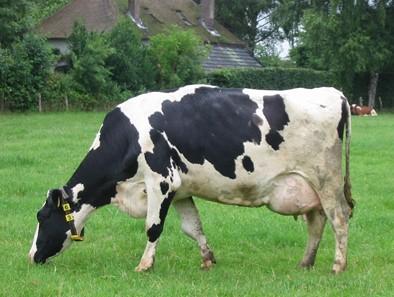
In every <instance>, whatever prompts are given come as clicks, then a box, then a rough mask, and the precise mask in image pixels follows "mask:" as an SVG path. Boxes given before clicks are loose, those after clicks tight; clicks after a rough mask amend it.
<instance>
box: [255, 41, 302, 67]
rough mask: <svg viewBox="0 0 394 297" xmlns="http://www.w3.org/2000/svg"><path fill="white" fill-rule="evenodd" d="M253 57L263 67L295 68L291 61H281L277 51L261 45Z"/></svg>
mask: <svg viewBox="0 0 394 297" xmlns="http://www.w3.org/2000/svg"><path fill="white" fill-rule="evenodd" d="M255 57H256V58H257V59H258V60H259V61H260V63H261V65H263V67H279V68H294V67H295V66H296V65H295V63H294V62H293V61H292V60H285V59H282V58H281V57H280V56H279V54H278V53H277V51H275V50H270V48H268V47H265V46H262V45H258V46H257V47H256V49H255Z"/></svg>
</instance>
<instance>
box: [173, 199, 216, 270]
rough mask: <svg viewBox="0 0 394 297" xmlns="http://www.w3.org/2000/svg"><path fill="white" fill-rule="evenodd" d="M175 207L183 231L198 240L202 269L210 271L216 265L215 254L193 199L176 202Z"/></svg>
mask: <svg viewBox="0 0 394 297" xmlns="http://www.w3.org/2000/svg"><path fill="white" fill-rule="evenodd" d="M174 207H175V209H176V211H177V212H178V213H179V216H180V218H181V223H182V231H183V232H184V233H185V234H186V235H188V236H190V237H191V238H192V239H194V240H196V241H197V243H198V245H199V247H200V252H201V257H202V264H201V268H204V269H208V268H210V267H211V266H212V264H213V263H216V260H215V257H214V256H213V252H212V251H211V250H210V248H209V246H208V243H207V239H206V237H205V235H204V232H203V230H202V224H201V220H200V216H199V214H198V210H197V208H196V206H195V204H194V201H193V198H192V197H189V198H187V199H182V200H179V201H176V202H174Z"/></svg>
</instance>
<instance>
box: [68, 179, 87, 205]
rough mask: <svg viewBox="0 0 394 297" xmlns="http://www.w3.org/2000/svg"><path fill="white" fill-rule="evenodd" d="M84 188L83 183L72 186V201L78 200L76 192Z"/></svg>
mask: <svg viewBox="0 0 394 297" xmlns="http://www.w3.org/2000/svg"><path fill="white" fill-rule="evenodd" d="M84 189H85V187H84V185H83V184H81V183H79V184H77V185H75V186H74V187H72V189H71V192H72V193H73V201H74V202H78V200H79V199H78V193H79V192H82V191H83V190H84Z"/></svg>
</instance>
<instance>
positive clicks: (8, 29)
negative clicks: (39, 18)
mask: <svg viewBox="0 0 394 297" xmlns="http://www.w3.org/2000/svg"><path fill="white" fill-rule="evenodd" d="M27 11H28V1H26V0H18V1H14V0H0V32H1V33H0V46H2V47H9V46H10V45H11V43H13V42H14V41H15V40H18V39H19V38H21V37H22V36H23V34H24V33H25V32H27V30H28V28H29V21H28V18H27V17H26V15H27Z"/></svg>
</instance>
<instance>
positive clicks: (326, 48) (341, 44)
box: [292, 0, 394, 95]
mask: <svg viewBox="0 0 394 297" xmlns="http://www.w3.org/2000/svg"><path fill="white" fill-rule="evenodd" d="M393 16H394V14H393V8H392V7H390V6H388V1H368V0H358V1H344V2H342V1H338V0H337V1H331V2H330V3H329V5H328V6H324V7H323V8H321V7H318V8H314V9H311V10H310V11H308V12H307V13H306V14H305V17H304V19H303V27H304V31H303V33H302V34H301V39H300V48H299V49H298V50H297V51H295V52H294V53H293V55H292V56H293V57H294V58H296V62H297V64H298V65H303V66H309V67H313V68H316V69H325V70H332V71H335V72H337V73H339V75H340V80H341V81H342V84H343V86H344V88H345V90H346V91H347V92H348V93H349V94H350V95H352V91H351V90H352V88H353V85H352V84H353V80H354V78H355V75H356V74H361V73H371V74H374V73H381V72H382V71H383V70H384V69H386V65H387V61H392V60H393V59H394V56H393V49H394V37H393V36H394V31H393V29H394V28H393V26H392V17H393ZM393 70H394V69H393ZM375 88H376V86H375Z"/></svg>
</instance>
